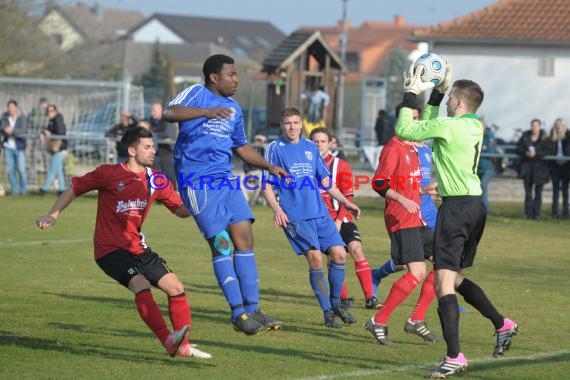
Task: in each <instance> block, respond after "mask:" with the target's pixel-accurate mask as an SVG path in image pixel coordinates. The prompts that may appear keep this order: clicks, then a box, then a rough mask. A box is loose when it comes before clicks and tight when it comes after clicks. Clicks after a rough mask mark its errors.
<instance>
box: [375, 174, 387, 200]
mask: <svg viewBox="0 0 570 380" xmlns="http://www.w3.org/2000/svg"><path fill="white" fill-rule="evenodd" d="M372 189H374V191H375V192H377V193H378V194H379V195H380V196H381V197H382V198H386V193H387V192H388V190H390V180H389V179H386V178H373V179H372Z"/></svg>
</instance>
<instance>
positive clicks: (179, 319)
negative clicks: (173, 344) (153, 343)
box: [168, 293, 192, 345]
mask: <svg viewBox="0 0 570 380" xmlns="http://www.w3.org/2000/svg"><path fill="white" fill-rule="evenodd" d="M168 315H169V316H170V322H171V323H172V328H173V330H180V329H181V328H183V327H184V326H186V325H188V326H192V310H191V309H190V305H189V304H188V300H187V298H186V294H185V293H182V294H178V295H176V296H173V297H168ZM184 344H188V338H185V339H184V341H182V344H181V345H184Z"/></svg>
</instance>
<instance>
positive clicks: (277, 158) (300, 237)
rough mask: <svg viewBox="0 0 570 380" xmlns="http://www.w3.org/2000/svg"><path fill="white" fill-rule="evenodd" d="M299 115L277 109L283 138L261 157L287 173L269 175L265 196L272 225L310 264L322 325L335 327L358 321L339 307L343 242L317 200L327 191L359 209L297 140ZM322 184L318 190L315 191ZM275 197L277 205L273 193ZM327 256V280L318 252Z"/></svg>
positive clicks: (314, 152)
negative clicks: (328, 264) (281, 175)
mask: <svg viewBox="0 0 570 380" xmlns="http://www.w3.org/2000/svg"><path fill="white" fill-rule="evenodd" d="M302 120H303V119H302V116H301V112H300V111H299V110H298V109H297V108H293V107H290V108H285V109H284V110H283V111H281V129H282V132H283V135H282V136H281V137H280V138H279V139H277V140H275V141H274V142H272V143H271V144H270V145H269V146H268V148H267V150H266V152H265V158H266V159H267V161H268V162H270V163H271V164H274V165H279V166H281V167H284V168H286V169H287V171H288V172H289V173H290V175H289V176H287V177H285V178H278V177H276V176H275V175H273V174H272V173H269V174H270V175H269V176H267V174H268V173H265V175H266V176H267V177H266V178H265V180H266V181H267V182H266V183H265V184H264V188H263V195H264V196H265V199H266V200H267V203H268V204H269V206H271V208H272V209H273V212H274V214H275V215H274V220H273V222H274V224H275V226H276V227H278V228H283V230H284V232H285V236H286V237H287V239H288V240H289V243H290V244H291V247H292V248H293V250H294V251H295V253H296V254H297V255H304V256H305V258H306V259H307V262H308V264H309V281H310V284H311V288H312V289H313V292H314V293H315V296H316V298H317V301H318V302H319V305H320V306H321V309H322V310H323V313H324V317H325V326H327V327H333V328H339V327H342V323H341V322H340V321H339V320H338V319H337V318H340V319H341V320H342V322H344V323H345V324H347V325H351V324H354V323H356V319H355V318H354V317H353V316H352V315H350V314H349V313H348V312H347V311H346V310H345V309H344V308H343V307H342V305H341V303H340V293H341V290H342V284H343V282H344V274H345V269H344V266H345V262H346V250H345V248H344V245H345V244H344V242H343V240H342V238H341V236H340V234H339V232H338V230H337V228H336V226H335V224H334V222H333V220H332V219H331V217H330V215H329V213H328V211H327V208H326V206H325V204H324V202H323V200H322V198H321V195H320V189H321V188H323V189H326V191H327V192H328V193H329V194H330V195H331V196H332V197H333V198H334V199H336V200H337V201H338V202H340V203H341V204H343V205H344V206H345V207H346V208H347V209H348V210H350V212H351V213H352V214H353V215H354V216H355V217H358V215H359V214H360V209H359V208H358V206H356V205H355V204H354V203H352V202H350V201H349V200H348V199H346V198H345V197H344V195H343V194H342V193H341V191H340V190H339V189H338V188H336V187H333V186H331V184H332V180H331V178H330V172H329V169H328V167H327V165H326V163H325V161H324V160H323V158H322V157H321V155H320V153H319V149H318V147H317V146H316V145H315V143H313V142H312V141H311V140H308V139H305V138H301V137H300V136H301V130H302V127H303V121H302ZM319 186H320V187H319ZM273 189H275V190H276V191H277V193H278V195H279V202H278V201H277V199H276V197H275V194H274V192H273ZM323 252H324V253H325V254H327V255H328V256H329V258H330V268H329V272H328V281H327V279H326V278H325V275H324V268H323V261H322V255H321V253H323Z"/></svg>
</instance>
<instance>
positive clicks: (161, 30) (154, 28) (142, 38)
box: [133, 20, 184, 44]
mask: <svg viewBox="0 0 570 380" xmlns="http://www.w3.org/2000/svg"><path fill="white" fill-rule="evenodd" d="M133 41H134V42H150V43H153V42H156V41H159V42H160V43H163V44H181V43H184V40H182V39H181V38H180V37H179V36H178V35H176V34H175V33H174V32H172V31H171V30H170V29H168V28H167V27H166V26H164V25H163V24H162V23H161V22H159V21H157V20H152V21H150V22H149V23H147V24H146V25H144V26H142V27H141V28H140V29H139V30H137V31H136V32H134V33H133Z"/></svg>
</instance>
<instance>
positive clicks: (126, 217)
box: [71, 163, 182, 259]
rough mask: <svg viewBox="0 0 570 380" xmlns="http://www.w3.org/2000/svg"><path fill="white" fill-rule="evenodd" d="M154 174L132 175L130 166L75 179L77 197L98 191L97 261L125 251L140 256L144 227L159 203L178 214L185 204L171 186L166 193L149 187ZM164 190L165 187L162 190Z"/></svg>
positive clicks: (110, 167)
mask: <svg viewBox="0 0 570 380" xmlns="http://www.w3.org/2000/svg"><path fill="white" fill-rule="evenodd" d="M153 172H154V171H153V170H152V169H150V168H149V169H147V171H146V172H143V173H133V172H131V171H130V170H129V169H128V168H127V166H126V163H121V164H117V165H101V166H99V167H98V168H97V169H95V170H93V171H92V172H89V173H87V174H85V175H84V176H81V177H72V178H71V186H72V188H73V193H74V194H75V195H77V196H79V195H81V194H84V193H87V192H89V191H92V190H98V191H99V195H98V203H97V219H96V222H95V235H94V236H93V245H94V250H95V259H99V258H101V257H103V256H105V255H106V254H108V253H110V252H113V251H116V250H117V249H124V250H126V251H129V252H131V253H132V254H140V253H142V251H143V250H144V248H145V247H146V243H145V239H144V235H143V234H142V233H141V226H142V223H143V221H144V219H145V218H146V215H147V214H148V212H149V210H150V206H151V205H152V203H153V202H154V201H155V200H158V201H160V202H162V203H163V204H164V205H165V206H166V207H168V209H169V210H171V211H174V210H176V209H177V208H178V207H180V206H181V205H182V200H181V199H180V196H179V195H178V193H176V192H175V191H174V189H173V187H172V184H171V183H168V185H167V186H165V188H164V189H158V188H153V187H152V186H149V177H150V176H152V173H153ZM160 187H161V188H162V186H160Z"/></svg>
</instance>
